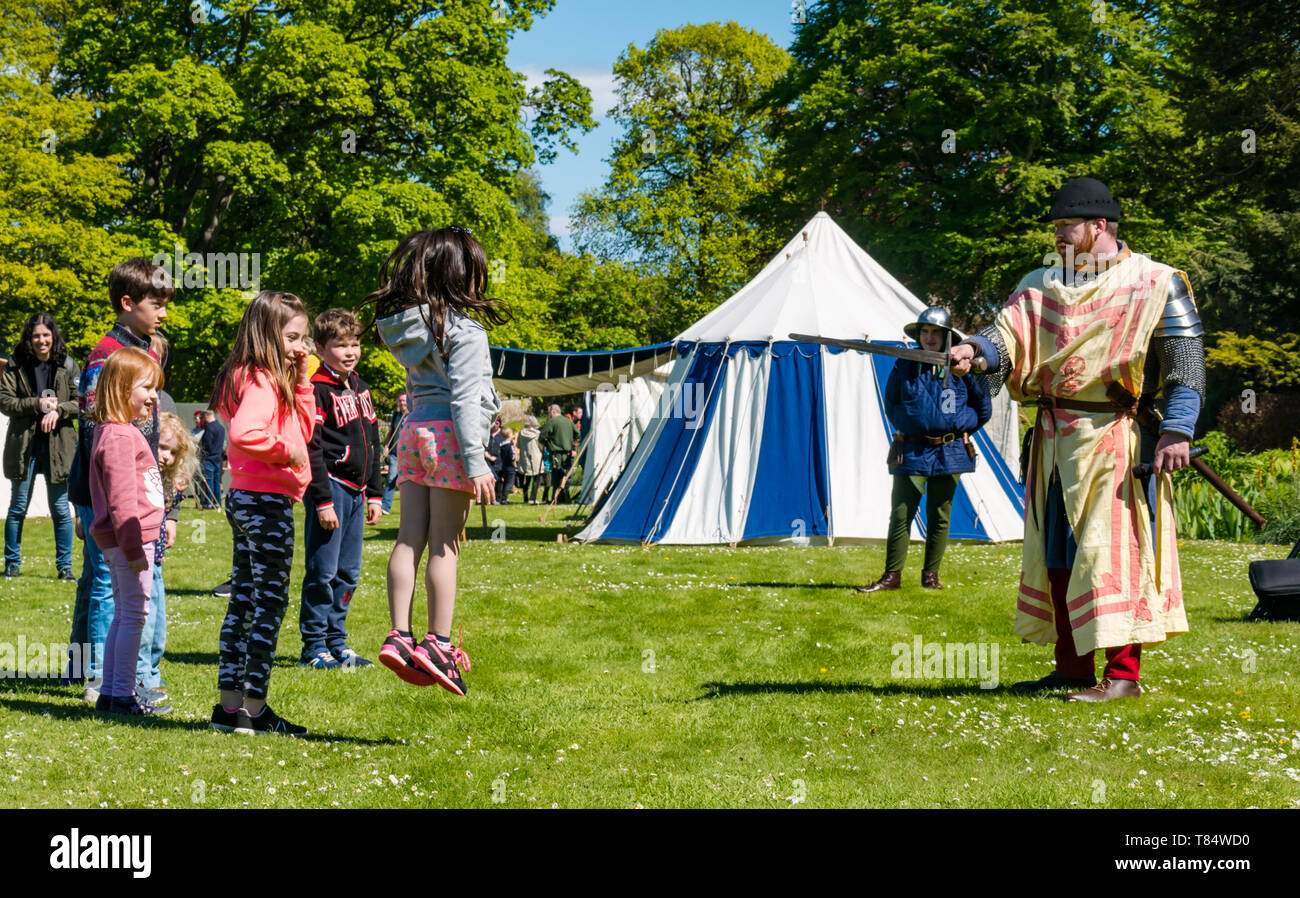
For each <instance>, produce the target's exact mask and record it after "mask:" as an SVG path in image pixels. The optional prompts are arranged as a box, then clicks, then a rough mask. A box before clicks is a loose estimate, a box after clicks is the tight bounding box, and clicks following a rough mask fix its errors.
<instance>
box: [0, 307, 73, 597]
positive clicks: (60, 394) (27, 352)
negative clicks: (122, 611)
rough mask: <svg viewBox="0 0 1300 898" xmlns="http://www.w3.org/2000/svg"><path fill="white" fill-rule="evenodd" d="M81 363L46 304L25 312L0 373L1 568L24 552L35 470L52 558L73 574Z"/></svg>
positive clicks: (15, 566)
mask: <svg viewBox="0 0 1300 898" xmlns="http://www.w3.org/2000/svg"><path fill="white" fill-rule="evenodd" d="M80 377H81V369H80V368H79V367H78V366H77V363H76V362H74V361H73V360H72V359H70V358H68V350H67V347H66V346H64V344H63V334H61V333H60V332H59V325H58V324H57V323H56V322H55V320H54V316H53V315H51V314H50V313H49V312H37V313H36V314H35V315H32V316H31V317H30V318H28V319H27V324H26V325H24V326H23V333H22V337H20V338H19V340H18V346H17V347H16V348H15V349H14V355H13V358H12V359H11V360H10V361H9V364H8V365H7V366H6V367H5V369H4V373H3V374H0V414H4V415H5V416H6V417H8V418H9V428H8V432H7V434H6V435H5V445H4V475H5V477H7V478H8V479H9V480H10V481H11V484H10V486H11V491H10V496H9V514H8V516H7V517H6V518H5V576H6V577H17V576H18V570H19V566H20V565H21V564H22V558H23V555H22V553H23V521H24V519H25V518H26V517H27V505H28V502H29V500H30V499H31V494H32V489H33V487H34V486H35V485H36V475H37V474H40V475H42V476H44V477H45V490H46V496H48V497H49V503H50V515H51V516H52V517H53V519H54V546H55V556H54V561H55V566H56V567H57V569H58V572H59V579H60V580H71V579H73V576H72V530H73V525H72V513H71V511H70V510H69V508H68V471H69V469H70V468H71V467H72V457H73V455H74V454H76V451H77V429H76V427H75V426H74V425H75V422H76V420H77V382H78V380H79V379H80Z"/></svg>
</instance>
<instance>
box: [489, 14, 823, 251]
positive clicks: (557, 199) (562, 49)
mask: <svg viewBox="0 0 1300 898" xmlns="http://www.w3.org/2000/svg"><path fill="white" fill-rule="evenodd" d="M808 5H809V6H811V5H812V3H811V0H810V2H809V3H808ZM793 9H794V6H793V4H792V2H791V0H748V2H745V0H695V2H688V0H649V2H644V0H557V2H556V4H555V8H554V9H552V10H551V12H550V14H549V15H547V16H545V17H542V18H539V19H537V20H536V21H535V22H534V23H533V27H532V30H530V31H526V32H523V33H520V34H517V35H515V37H514V40H512V41H511V42H510V57H509V59H510V67H511V68H513V69H514V70H515V71H517V72H522V73H523V74H524V75H526V76H528V79H529V82H530V83H534V82H536V81H540V80H541V78H542V77H543V73H544V72H545V71H546V69H548V68H554V69H559V70H561V71H564V72H568V73H569V74H570V75H572V76H573V77H575V78H577V79H578V80H579V81H581V82H582V83H583V84H585V85H586V86H587V87H588V88H590V89H591V94H592V107H593V112H594V113H595V117H596V120H597V122H598V123H599V124H598V126H597V127H596V128H595V129H593V130H592V131H591V133H589V134H586V135H583V136H582V137H581V138H580V140H579V141H578V153H577V154H574V153H570V152H568V151H566V150H561V151H560V154H559V156H558V157H557V158H556V160H555V162H553V163H551V164H550V165H543V166H539V167H538V171H539V172H540V174H541V177H542V186H543V188H544V189H545V190H546V192H547V193H549V194H550V195H551V205H550V214H551V231H552V233H554V234H555V235H556V236H558V237H559V238H560V241H561V244H562V245H563V246H564V247H565V248H566V249H568V248H571V244H570V242H569V241H568V239H567V233H568V219H569V214H570V212H571V211H572V207H573V204H574V201H575V200H576V199H577V197H578V194H579V193H581V192H582V191H584V190H588V189H593V188H596V187H599V186H600V185H601V184H602V183H604V180H605V176H606V174H607V173H608V171H609V166H608V164H607V163H606V162H605V158H606V157H607V156H608V155H609V153H610V146H611V144H612V142H613V140H614V138H615V137H616V136H617V135H618V126H617V125H616V124H615V123H614V122H613V121H612V120H611V119H610V118H609V116H608V115H607V113H608V111H609V109H610V107H611V106H613V104H614V76H613V68H614V61H615V60H616V59H618V57H619V54H621V53H622V52H623V51H624V50H625V49H627V45H628V44H636V45H637V46H638V47H644V46H645V45H646V43H647V42H648V41H649V40H650V38H652V37H653V36H654V34H655V32H656V31H658V30H660V29H662V28H677V27H679V26H681V25H688V24H690V25H700V24H704V23H705V22H731V21H734V22H739V23H740V24H741V25H743V26H745V27H746V28H750V29H752V30H754V31H758V32H760V33H762V34H766V35H767V36H768V37H769V38H771V39H772V41H773V42H774V43H776V44H778V45H779V46H782V47H787V48H788V47H789V46H790V42H791V41H792V40H793V39H794V28H795V27H796V26H795V25H794V24H793V22H792V15H791V13H792V12H793Z"/></svg>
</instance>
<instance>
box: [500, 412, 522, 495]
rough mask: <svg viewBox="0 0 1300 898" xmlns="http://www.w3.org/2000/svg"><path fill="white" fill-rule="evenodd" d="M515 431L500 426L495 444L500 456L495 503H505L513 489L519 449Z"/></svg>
mask: <svg viewBox="0 0 1300 898" xmlns="http://www.w3.org/2000/svg"><path fill="white" fill-rule="evenodd" d="M514 436H515V432H514V431H513V430H511V429H510V428H509V427H503V428H501V441H500V442H499V443H498V444H497V451H498V453H499V458H500V466H501V467H500V476H499V477H498V478H497V504H498V505H505V504H506V503H507V502H509V501H510V494H511V493H512V492H514V489H515V468H516V466H517V464H518V459H519V450H518V448H516V446H515V441H514Z"/></svg>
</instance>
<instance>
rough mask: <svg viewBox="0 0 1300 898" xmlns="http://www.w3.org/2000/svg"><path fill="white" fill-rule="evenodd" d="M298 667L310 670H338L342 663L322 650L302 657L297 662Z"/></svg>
mask: <svg viewBox="0 0 1300 898" xmlns="http://www.w3.org/2000/svg"><path fill="white" fill-rule="evenodd" d="M298 666H299V667H310V668H311V669H312V670H338V669H339V668H340V667H342V666H343V663H342V662H341V661H339V660H338V659H337V658H335V657H334V656H333V655H331V654H330V653H329V652H327V651H325V650H324V649H320V650H318V651H315V652H312V653H311V654H310V655H303V656H302V658H300V659H299V661H298Z"/></svg>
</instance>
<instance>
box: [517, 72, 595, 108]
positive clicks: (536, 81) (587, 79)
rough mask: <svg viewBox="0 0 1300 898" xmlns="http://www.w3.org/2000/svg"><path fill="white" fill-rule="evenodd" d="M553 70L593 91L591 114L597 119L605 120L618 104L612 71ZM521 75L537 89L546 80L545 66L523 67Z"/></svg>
mask: <svg viewBox="0 0 1300 898" xmlns="http://www.w3.org/2000/svg"><path fill="white" fill-rule="evenodd" d="M553 68H557V69H559V70H560V71H562V72H568V73H569V74H570V75H572V76H573V77H574V78H577V79H578V80H579V81H581V82H582V83H583V85H584V86H585V87H586V88H587V89H588V90H590V91H591V113H592V115H594V116H595V117H596V118H604V117H605V115H606V114H608V112H609V110H611V109H613V108H614V104H615V103H617V102H618V97H617V96H616V95H615V93H614V73H613V72H612V71H609V70H606V69H589V68H574V67H566V66H554V67H553ZM519 73H520V74H522V75H523V76H524V78H525V79H526V80H527V84H528V87H529V88H533V87H537V86H539V85H540V84H541V83H542V82H543V81H545V80H546V69H545V68H544V67H543V66H536V65H526V66H521V67H520V69H519Z"/></svg>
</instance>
